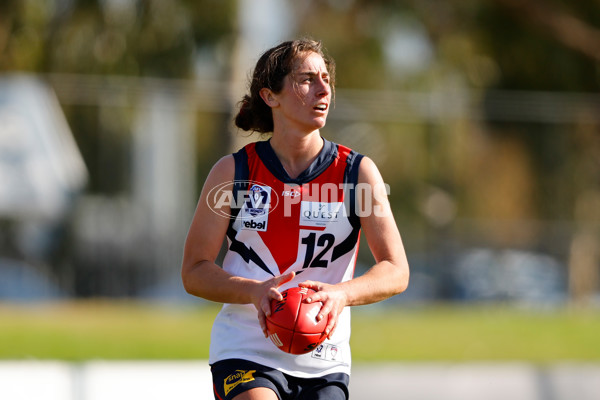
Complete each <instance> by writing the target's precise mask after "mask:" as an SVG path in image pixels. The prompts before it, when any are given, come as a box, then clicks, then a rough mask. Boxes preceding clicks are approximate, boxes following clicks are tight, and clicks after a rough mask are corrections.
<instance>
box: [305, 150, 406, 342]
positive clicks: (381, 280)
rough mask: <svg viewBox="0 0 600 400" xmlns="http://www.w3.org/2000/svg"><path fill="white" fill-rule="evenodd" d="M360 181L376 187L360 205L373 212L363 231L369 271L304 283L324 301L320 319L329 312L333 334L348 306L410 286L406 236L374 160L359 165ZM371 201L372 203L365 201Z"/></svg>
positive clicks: (391, 294) (360, 201)
mask: <svg viewBox="0 0 600 400" xmlns="http://www.w3.org/2000/svg"><path fill="white" fill-rule="evenodd" d="M358 181H359V184H360V183H362V184H367V185H369V186H370V187H371V188H372V189H373V190H372V191H364V192H362V193H363V194H367V195H370V196H371V197H370V198H369V199H365V198H361V197H359V198H358V203H359V205H360V207H363V205H365V204H370V205H371V207H372V210H371V211H372V212H368V213H365V214H366V215H365V216H364V217H361V220H360V221H361V226H362V231H363V234H364V236H365V238H366V240H367V243H368V245H369V248H370V249H371V252H372V254H373V257H374V258H375V265H373V266H372V267H371V268H370V269H369V270H368V271H367V272H366V273H365V274H363V275H361V276H359V277H357V278H354V279H352V280H350V281H347V282H342V283H338V284H336V285H329V284H325V283H322V282H314V281H307V282H303V283H301V284H300V286H306V287H310V288H312V289H314V290H316V291H317V293H316V294H315V295H314V296H312V298H311V301H321V302H323V303H324V305H323V308H322V309H321V312H320V313H319V315H318V316H317V318H318V319H320V318H325V317H326V316H329V324H328V327H327V328H326V329H328V330H329V332H330V333H329V335H331V333H333V331H334V330H335V325H336V323H337V317H338V315H339V314H340V313H341V312H342V309H343V308H344V307H345V306H357V305H364V304H371V303H376V302H378V301H382V300H385V299H387V298H389V297H391V296H394V295H396V294H399V293H401V292H403V291H404V290H406V288H407V286H408V279H409V268H408V261H407V259H406V254H405V251H404V246H403V244H402V239H401V237H400V233H399V231H398V227H397V226H396V222H395V220H394V216H393V215H392V212H391V209H390V205H389V201H388V199H387V193H386V189H385V185H384V182H383V178H382V177H381V174H380V173H379V170H378V169H377V167H376V166H375V164H374V163H373V161H372V160H371V159H369V158H367V157H364V158H363V160H362V161H361V164H360V167H359V177H358ZM367 201H369V203H365V202H367Z"/></svg>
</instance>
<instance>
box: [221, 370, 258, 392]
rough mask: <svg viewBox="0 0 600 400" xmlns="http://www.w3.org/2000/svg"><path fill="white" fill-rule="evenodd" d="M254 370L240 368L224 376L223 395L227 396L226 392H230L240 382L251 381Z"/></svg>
mask: <svg viewBox="0 0 600 400" xmlns="http://www.w3.org/2000/svg"><path fill="white" fill-rule="evenodd" d="M255 372H256V370H255V369H253V370H250V371H243V370H241V369H238V370H236V371H235V373H233V374H231V375H229V376H228V377H227V378H225V380H224V381H223V390H224V391H225V396H227V394H228V393H229V392H231V391H232V390H233V389H234V388H235V387H236V386H237V385H239V384H240V383H244V382H250V381H253V380H254V375H252V374H253V373H255Z"/></svg>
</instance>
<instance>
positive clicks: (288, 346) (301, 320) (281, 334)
mask: <svg viewBox="0 0 600 400" xmlns="http://www.w3.org/2000/svg"><path fill="white" fill-rule="evenodd" d="M311 293H315V291H314V290H312V289H308V288H301V287H293V288H289V289H287V290H285V291H283V292H282V293H281V294H282V295H283V300H281V301H276V300H272V301H271V316H270V317H267V331H268V333H269V338H270V339H271V341H272V342H273V343H274V344H275V346H277V348H279V349H280V350H281V351H285V352H286V353H291V354H304V353H308V352H310V351H312V350H313V349H314V348H315V347H317V346H318V345H320V344H321V343H323V341H324V340H325V339H326V337H327V336H326V335H325V332H324V331H325V327H326V326H327V318H323V319H322V320H321V321H318V322H317V320H316V317H317V314H318V313H319V310H320V309H321V307H322V306H323V303H321V302H316V303H310V304H309V303H305V302H304V299H305V298H307V297H308V296H309V295H310V294H311Z"/></svg>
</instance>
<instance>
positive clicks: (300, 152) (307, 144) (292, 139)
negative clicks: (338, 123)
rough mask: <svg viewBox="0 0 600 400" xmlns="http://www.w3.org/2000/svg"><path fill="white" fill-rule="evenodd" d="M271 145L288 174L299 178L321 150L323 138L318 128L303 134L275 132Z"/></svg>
mask: <svg viewBox="0 0 600 400" xmlns="http://www.w3.org/2000/svg"><path fill="white" fill-rule="evenodd" d="M271 147H272V148H273V151H274V152H275V154H276V155H277V158H279V161H280V162H281V164H282V165H283V167H284V168H285V170H286V172H287V173H288V175H289V176H290V177H291V178H297V177H298V175H300V174H301V173H302V172H303V171H304V170H306V169H307V168H308V167H309V166H310V164H311V163H312V162H313V161H314V160H315V159H316V158H317V156H318V155H319V153H320V152H321V149H322V148H323V138H321V135H320V134H319V131H318V130H317V131H314V132H312V133H310V134H308V135H303V136H301V135H284V134H281V135H277V134H274V135H273V137H272V138H271Z"/></svg>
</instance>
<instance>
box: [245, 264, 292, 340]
mask: <svg viewBox="0 0 600 400" xmlns="http://www.w3.org/2000/svg"><path fill="white" fill-rule="evenodd" d="M294 276H296V273H295V272H293V271H292V272H288V273H287V274H283V275H278V276H275V277H273V278H271V279H268V280H266V281H264V282H262V283H261V284H260V285H259V286H258V287H257V289H256V290H255V295H254V296H253V301H252V303H253V304H254V307H256V310H257V311H258V323H259V324H260V328H261V329H262V331H263V335H265V338H266V337H268V333H267V317H268V316H269V315H271V300H277V301H281V300H283V296H282V295H281V292H280V291H279V287H280V286H281V285H283V284H284V283H287V282H289V281H291V280H292V279H294Z"/></svg>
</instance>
